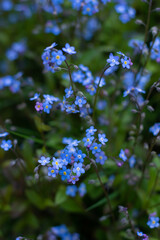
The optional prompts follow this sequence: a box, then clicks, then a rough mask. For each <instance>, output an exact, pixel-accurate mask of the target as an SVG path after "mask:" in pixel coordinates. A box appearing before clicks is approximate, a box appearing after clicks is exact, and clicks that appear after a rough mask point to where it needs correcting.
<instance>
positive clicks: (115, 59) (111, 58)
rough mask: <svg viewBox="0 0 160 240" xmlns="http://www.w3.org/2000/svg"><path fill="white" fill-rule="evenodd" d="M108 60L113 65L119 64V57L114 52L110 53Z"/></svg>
mask: <svg viewBox="0 0 160 240" xmlns="http://www.w3.org/2000/svg"><path fill="white" fill-rule="evenodd" d="M107 62H108V63H109V64H110V66H111V67H114V66H115V65H119V57H118V56H113V53H110V55H109V59H107Z"/></svg>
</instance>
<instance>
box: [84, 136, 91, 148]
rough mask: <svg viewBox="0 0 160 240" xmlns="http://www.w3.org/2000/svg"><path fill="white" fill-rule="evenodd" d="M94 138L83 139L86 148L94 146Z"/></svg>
mask: <svg viewBox="0 0 160 240" xmlns="http://www.w3.org/2000/svg"><path fill="white" fill-rule="evenodd" d="M93 139H94V137H92V136H90V135H88V136H87V137H85V138H83V139H82V141H83V142H84V146H85V147H88V146H90V145H91V144H92V141H93Z"/></svg>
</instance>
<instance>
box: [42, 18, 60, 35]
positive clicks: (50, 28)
mask: <svg viewBox="0 0 160 240" xmlns="http://www.w3.org/2000/svg"><path fill="white" fill-rule="evenodd" d="M45 33H52V34H54V35H55V36H58V35H59V34H60V33H61V30H60V28H59V26H58V24H57V22H56V21H47V23H46V25H45Z"/></svg>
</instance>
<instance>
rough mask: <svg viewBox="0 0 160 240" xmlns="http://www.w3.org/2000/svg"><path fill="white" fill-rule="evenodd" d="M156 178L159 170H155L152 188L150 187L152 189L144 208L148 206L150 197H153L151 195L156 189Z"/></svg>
mask: <svg viewBox="0 0 160 240" xmlns="http://www.w3.org/2000/svg"><path fill="white" fill-rule="evenodd" d="M158 177H159V170H157V173H156V177H155V181H154V184H153V187H152V189H151V192H150V194H149V196H148V199H147V202H146V204H145V205H146V206H147V205H148V203H149V200H150V198H151V197H152V195H153V193H154V191H155V188H156V185H157V181H158Z"/></svg>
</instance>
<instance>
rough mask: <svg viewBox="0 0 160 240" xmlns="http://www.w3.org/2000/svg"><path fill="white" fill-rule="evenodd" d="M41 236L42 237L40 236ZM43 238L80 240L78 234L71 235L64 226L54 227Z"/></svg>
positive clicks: (23, 238)
mask: <svg viewBox="0 0 160 240" xmlns="http://www.w3.org/2000/svg"><path fill="white" fill-rule="evenodd" d="M41 236H42V235H41ZM44 237H45V238H46V237H47V239H50V240H58V239H61V240H80V235H79V234H78V233H71V232H70V231H69V229H68V228H67V226H66V225H65V224H62V225H59V226H54V227H51V228H50V229H49V231H47V232H46V233H45V234H44ZM25 239H26V238H25V237H21V236H19V237H17V238H16V240H25Z"/></svg>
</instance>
